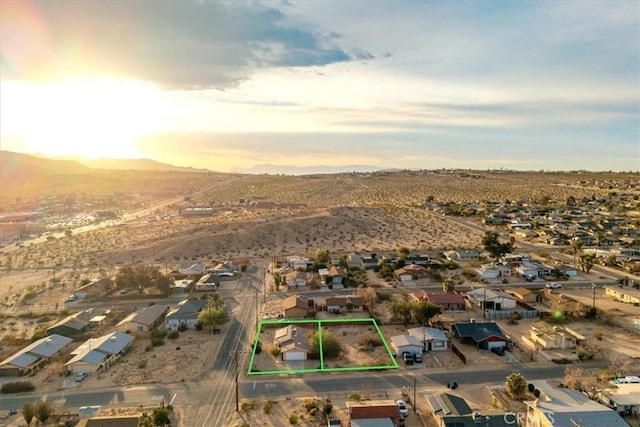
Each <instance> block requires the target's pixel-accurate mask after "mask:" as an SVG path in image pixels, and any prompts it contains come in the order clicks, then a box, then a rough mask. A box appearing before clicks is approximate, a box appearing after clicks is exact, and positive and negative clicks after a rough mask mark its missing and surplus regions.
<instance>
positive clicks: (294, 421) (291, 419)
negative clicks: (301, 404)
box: [289, 414, 299, 426]
mask: <svg viewBox="0 0 640 427" xmlns="http://www.w3.org/2000/svg"><path fill="white" fill-rule="evenodd" d="M298 420H299V417H298V415H297V414H291V415H289V424H291V425H293V426H294V425H296V424H298Z"/></svg>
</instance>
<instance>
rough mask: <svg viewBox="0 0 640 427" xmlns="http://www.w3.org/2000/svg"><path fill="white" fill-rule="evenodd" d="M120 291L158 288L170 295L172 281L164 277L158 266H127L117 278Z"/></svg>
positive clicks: (116, 281)
mask: <svg viewBox="0 0 640 427" xmlns="http://www.w3.org/2000/svg"><path fill="white" fill-rule="evenodd" d="M115 283H116V287H117V288H118V289H124V288H127V289H140V290H141V289H144V288H149V287H156V288H158V289H159V290H160V291H162V292H165V293H168V292H169V287H170V286H171V283H172V280H171V279H170V278H169V277H167V276H165V275H163V274H162V273H161V272H160V270H159V268H158V267H157V266H153V265H144V264H140V265H125V266H123V267H122V268H121V269H120V270H118V273H116V277H115Z"/></svg>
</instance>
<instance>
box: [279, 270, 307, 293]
mask: <svg viewBox="0 0 640 427" xmlns="http://www.w3.org/2000/svg"><path fill="white" fill-rule="evenodd" d="M284 280H285V281H286V282H287V287H288V288H289V289H292V288H296V289H297V288H302V287H305V286H307V283H308V281H309V279H308V277H307V273H305V272H304V271H297V270H294V271H290V272H288V273H287V274H285V275H284Z"/></svg>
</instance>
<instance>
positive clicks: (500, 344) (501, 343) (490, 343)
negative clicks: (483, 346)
mask: <svg viewBox="0 0 640 427" xmlns="http://www.w3.org/2000/svg"><path fill="white" fill-rule="evenodd" d="M506 346H507V343H506V342H505V341H487V350H491V349H492V348H497V347H506Z"/></svg>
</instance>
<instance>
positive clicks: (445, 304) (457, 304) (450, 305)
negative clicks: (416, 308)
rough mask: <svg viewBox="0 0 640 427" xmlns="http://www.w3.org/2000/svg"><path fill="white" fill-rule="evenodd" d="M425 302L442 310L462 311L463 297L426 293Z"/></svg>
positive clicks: (452, 294) (451, 294)
mask: <svg viewBox="0 0 640 427" xmlns="http://www.w3.org/2000/svg"><path fill="white" fill-rule="evenodd" d="M426 294H427V295H426V298H425V299H426V300H427V301H429V302H430V303H432V304H436V305H439V306H440V308H442V310H464V303H465V300H464V296H462V295H461V294H454V293H446V294H445V293H439V294H432V293H430V292H426Z"/></svg>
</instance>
